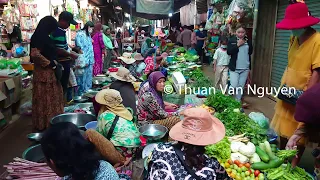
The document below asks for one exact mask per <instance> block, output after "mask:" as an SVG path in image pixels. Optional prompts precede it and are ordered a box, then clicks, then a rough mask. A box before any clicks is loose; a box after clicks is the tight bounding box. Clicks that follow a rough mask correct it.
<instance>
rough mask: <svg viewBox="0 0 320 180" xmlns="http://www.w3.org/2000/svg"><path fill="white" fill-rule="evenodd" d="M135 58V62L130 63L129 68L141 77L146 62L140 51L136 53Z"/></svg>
mask: <svg viewBox="0 0 320 180" xmlns="http://www.w3.org/2000/svg"><path fill="white" fill-rule="evenodd" d="M133 58H134V60H135V63H133V64H130V65H128V66H127V69H129V71H130V73H131V74H132V75H133V76H134V77H135V78H137V79H139V78H140V77H141V76H142V75H143V72H144V69H145V68H146V64H145V63H144V62H143V60H144V58H143V57H142V55H141V54H140V53H136V54H135V55H134V56H133Z"/></svg>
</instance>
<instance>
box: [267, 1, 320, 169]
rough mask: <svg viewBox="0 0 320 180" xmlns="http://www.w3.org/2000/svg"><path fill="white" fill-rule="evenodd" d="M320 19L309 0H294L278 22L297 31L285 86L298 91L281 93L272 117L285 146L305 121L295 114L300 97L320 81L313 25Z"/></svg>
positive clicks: (319, 45)
mask: <svg viewBox="0 0 320 180" xmlns="http://www.w3.org/2000/svg"><path fill="white" fill-rule="evenodd" d="M289 17H290V19H289ZM319 22H320V19H319V18H315V17H313V16H311V15H310V13H309V10H308V7H307V5H306V4H304V3H294V4H291V5H289V6H288V7H287V10H286V14H285V18H284V19H283V20H282V21H281V22H280V23H278V24H277V28H278V29H284V30H291V31H292V35H293V36H292V37H291V39H290V42H289V51H288V65H287V68H286V69H285V72H284V74H283V77H282V81H281V86H282V87H283V86H286V87H288V88H290V87H291V88H295V92H293V93H292V98H290V97H287V96H285V95H284V96H281V94H280V95H279V96H278V97H279V100H278V101H277V104H276V108H275V115H274V117H273V119H272V121H271V127H272V128H274V130H275V131H276V132H277V134H278V135H279V136H281V139H280V140H281V147H282V148H284V147H285V145H286V142H287V139H288V138H289V137H290V136H292V135H293V134H294V131H295V130H296V129H297V128H298V127H299V126H300V125H301V124H299V123H298V122H297V121H296V120H295V118H294V113H295V111H296V106H295V102H296V99H298V98H299V97H300V95H301V94H302V93H303V92H304V91H305V90H307V89H309V88H311V87H312V86H314V85H315V84H316V83H318V82H319V76H320V73H319V72H320V33H319V32H317V31H316V30H314V29H313V28H311V26H314V25H316V24H318V23H319ZM314 110H315V111H316V109H314ZM300 143H303V142H302V141H300ZM303 151H304V147H303V146H298V152H299V154H298V158H295V159H294V160H293V161H292V164H293V165H296V164H297V163H298V162H299V160H300V157H301V156H302V154H303Z"/></svg>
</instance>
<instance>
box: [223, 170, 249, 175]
mask: <svg viewBox="0 0 320 180" xmlns="http://www.w3.org/2000/svg"><path fill="white" fill-rule="evenodd" d="M227 172H228V171H227ZM245 174H246V176H250V174H251V173H250V171H246V172H245Z"/></svg>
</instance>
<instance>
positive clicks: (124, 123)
mask: <svg viewBox="0 0 320 180" xmlns="http://www.w3.org/2000/svg"><path fill="white" fill-rule="evenodd" d="M115 118H116V115H115V114H114V113H112V112H110V111H106V112H104V113H102V114H100V116H99V117H98V127H97V131H98V132H99V133H100V134H102V135H103V136H105V137H106V136H107V134H108V132H109V130H110V128H111V125H112V123H113V121H114V119H115ZM110 141H111V142H112V144H113V145H114V146H120V147H126V148H131V147H139V146H140V144H141V141H140V132H139V130H138V128H137V126H136V125H135V124H134V122H132V121H129V120H126V119H124V118H122V117H119V121H118V122H117V125H116V126H115V128H114V131H113V134H112V136H111V139H110Z"/></svg>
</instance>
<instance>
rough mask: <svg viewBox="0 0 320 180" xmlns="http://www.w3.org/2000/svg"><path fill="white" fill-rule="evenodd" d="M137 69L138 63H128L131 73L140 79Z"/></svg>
mask: <svg viewBox="0 0 320 180" xmlns="http://www.w3.org/2000/svg"><path fill="white" fill-rule="evenodd" d="M136 69H137V64H135V63H133V64H129V65H128V70H129V71H130V74H131V75H132V76H134V77H135V78H137V79H138V78H139V77H138V75H137V73H136Z"/></svg>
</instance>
